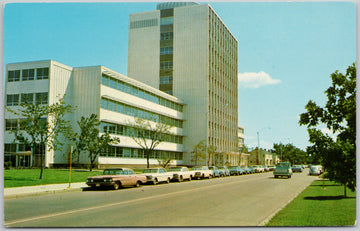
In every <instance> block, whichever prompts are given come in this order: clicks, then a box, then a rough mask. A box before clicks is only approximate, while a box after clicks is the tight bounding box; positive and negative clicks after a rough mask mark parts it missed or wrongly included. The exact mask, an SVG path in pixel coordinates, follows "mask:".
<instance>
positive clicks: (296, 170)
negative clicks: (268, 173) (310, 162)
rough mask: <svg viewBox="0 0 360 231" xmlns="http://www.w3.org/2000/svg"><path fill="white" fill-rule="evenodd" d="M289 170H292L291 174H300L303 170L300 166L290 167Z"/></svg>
mask: <svg viewBox="0 0 360 231" xmlns="http://www.w3.org/2000/svg"><path fill="white" fill-rule="evenodd" d="M291 170H292V171H293V172H302V171H303V168H302V166H301V165H294V166H292V167H291Z"/></svg>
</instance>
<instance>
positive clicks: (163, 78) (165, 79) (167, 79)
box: [160, 76, 173, 84]
mask: <svg viewBox="0 0 360 231" xmlns="http://www.w3.org/2000/svg"><path fill="white" fill-rule="evenodd" d="M172 82H173V77H172V76H160V84H172Z"/></svg>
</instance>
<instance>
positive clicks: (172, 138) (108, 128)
mask: <svg viewBox="0 0 360 231" xmlns="http://www.w3.org/2000/svg"><path fill="white" fill-rule="evenodd" d="M101 132H108V133H110V134H114V135H122V136H129V137H145V138H147V139H151V137H153V136H154V135H157V136H158V137H159V138H160V139H161V140H163V141H165V142H171V143H177V144H182V137H181V136H176V135H170V134H155V132H151V131H146V130H140V129H137V128H133V127H129V126H124V125H121V124H113V123H105V122H101ZM141 132H143V133H144V134H143V135H141V134H140V133H141Z"/></svg>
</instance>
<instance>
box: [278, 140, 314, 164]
mask: <svg viewBox="0 0 360 231" xmlns="http://www.w3.org/2000/svg"><path fill="white" fill-rule="evenodd" d="M271 152H272V153H276V154H277V155H279V157H280V159H281V161H288V162H290V163H291V164H302V163H306V162H308V161H307V159H308V156H307V153H306V152H305V151H303V150H301V149H299V148H297V147H295V146H294V145H293V144H282V143H279V144H276V143H274V145H273V150H271Z"/></svg>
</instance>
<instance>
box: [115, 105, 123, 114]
mask: <svg viewBox="0 0 360 231" xmlns="http://www.w3.org/2000/svg"><path fill="white" fill-rule="evenodd" d="M116 110H117V112H119V113H124V105H123V104H120V103H119V104H118V105H117V107H116Z"/></svg>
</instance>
